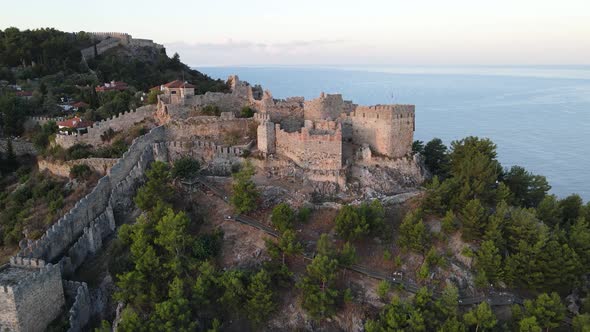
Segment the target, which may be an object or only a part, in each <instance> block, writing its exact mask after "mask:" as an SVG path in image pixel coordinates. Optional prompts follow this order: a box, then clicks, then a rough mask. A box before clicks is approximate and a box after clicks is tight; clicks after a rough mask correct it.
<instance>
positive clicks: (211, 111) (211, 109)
mask: <svg viewBox="0 0 590 332" xmlns="http://www.w3.org/2000/svg"><path fill="white" fill-rule="evenodd" d="M201 112H202V113H203V114H205V115H215V116H220V115H221V110H220V109H219V107H217V106H216V105H207V106H205V107H203V108H202V109H201Z"/></svg>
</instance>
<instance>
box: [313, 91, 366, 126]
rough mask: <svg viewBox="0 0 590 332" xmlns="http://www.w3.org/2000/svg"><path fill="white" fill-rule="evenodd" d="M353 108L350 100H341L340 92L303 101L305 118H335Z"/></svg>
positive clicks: (323, 94)
mask: <svg viewBox="0 0 590 332" xmlns="http://www.w3.org/2000/svg"><path fill="white" fill-rule="evenodd" d="M353 109H354V104H353V103H352V102H351V101H347V100H343V99H342V95H341V94H325V93H323V92H322V94H321V95H320V97H319V98H316V99H312V100H308V101H305V102H304V107H303V114H304V118H305V120H335V119H337V118H338V117H340V114H342V113H346V114H348V113H350V112H351V111H352V110H353Z"/></svg>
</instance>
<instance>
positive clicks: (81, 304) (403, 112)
mask: <svg viewBox="0 0 590 332" xmlns="http://www.w3.org/2000/svg"><path fill="white" fill-rule="evenodd" d="M171 83H174V82H171ZM228 85H229V87H230V92H229V93H220V92H207V93H205V94H203V95H195V94H194V87H192V86H191V85H190V84H186V83H184V82H181V83H180V84H178V83H174V84H168V88H162V92H163V94H161V95H159V96H158V97H159V98H158V103H157V106H156V107H154V106H144V107H142V108H140V109H138V110H137V111H133V112H130V113H126V114H123V115H120V116H117V117H113V118H112V119H108V120H106V121H104V122H101V123H98V124H95V125H94V126H93V128H91V129H90V130H89V133H88V134H85V135H80V136H78V137H76V138H68V137H65V138H61V141H57V144H64V145H66V146H67V145H69V144H74V143H76V142H81V141H84V140H85V138H84V136H86V137H88V138H89V141H92V140H95V139H96V138H97V137H99V136H100V135H101V134H102V133H104V132H105V131H107V130H109V129H114V130H122V129H123V128H125V127H128V126H131V125H133V124H134V123H137V122H141V121H143V120H144V119H145V118H147V117H153V118H154V119H155V120H156V121H157V122H158V124H159V125H158V126H157V127H155V128H153V129H152V130H151V131H150V132H148V133H147V134H145V135H143V136H140V137H138V138H136V139H135V140H134V141H133V143H132V144H131V146H130V147H129V149H128V151H127V152H125V153H124V154H123V156H122V157H121V158H119V159H118V161H117V162H116V163H115V164H114V165H113V166H112V167H111V168H110V169H109V170H108V172H107V173H106V175H104V176H103V177H102V178H101V179H100V180H99V181H98V183H97V185H96V187H95V188H94V189H93V190H92V192H90V193H89V194H88V195H86V196H85V197H84V198H82V199H81V200H80V201H79V202H77V203H76V205H75V206H74V208H72V209H71V210H70V211H68V212H67V213H66V214H65V215H64V216H63V217H61V218H60V219H59V220H58V221H57V222H56V223H55V224H54V225H53V226H51V228H49V229H48V230H47V232H46V233H45V234H44V235H43V236H42V237H41V238H39V239H37V240H35V241H32V240H23V241H21V248H22V249H21V250H20V252H19V253H18V254H17V255H16V256H15V257H13V258H12V259H11V261H10V263H9V264H7V265H5V266H3V267H1V268H0V331H43V330H44V329H45V328H46V327H47V326H48V324H49V323H50V322H52V321H53V320H54V319H55V318H56V317H58V316H59V315H60V314H61V313H62V312H64V311H65V312H66V313H67V317H68V320H69V331H80V330H82V329H83V328H84V326H86V325H87V324H88V322H89V320H90V318H91V317H93V316H96V315H100V313H101V312H102V310H103V309H104V308H103V307H101V304H100V303H102V302H101V301H95V300H94V298H95V297H96V296H95V295H93V294H94V292H95V290H92V289H89V287H88V285H87V284H85V283H83V282H74V281H70V280H69V279H70V278H71V277H72V276H73V274H74V273H75V271H76V270H77V269H78V268H79V267H80V266H81V265H82V264H83V263H84V262H85V260H86V259H87V258H88V257H91V256H92V255H94V254H96V253H98V252H99V251H100V250H101V248H102V247H103V241H106V239H107V237H109V236H111V235H112V234H113V233H114V232H115V230H116V227H117V225H118V224H120V223H121V221H122V220H123V218H124V217H125V216H127V215H129V213H130V211H132V210H133V208H134V205H133V201H132V197H133V196H134V195H135V192H136V190H137V188H139V186H141V184H142V183H143V182H144V181H145V172H146V170H147V169H148V168H149V165H150V164H151V163H152V162H153V161H155V160H161V161H166V162H174V161H175V160H177V159H179V158H181V157H184V156H191V157H193V158H196V159H198V160H199V161H201V164H202V165H203V167H204V168H205V169H206V170H207V171H209V172H211V173H213V174H218V173H225V174H229V172H230V171H231V169H233V166H235V165H237V164H240V163H242V162H243V161H244V160H245V159H246V158H248V160H250V161H251V162H252V163H253V164H254V165H255V166H256V167H257V168H258V169H259V171H262V172H266V173H268V174H269V177H271V178H272V177H273V176H275V175H276V176H279V177H282V176H291V177H292V178H297V179H298V180H300V181H303V182H304V183H306V184H309V186H302V187H309V188H312V190H314V191H315V190H317V191H318V192H320V193H321V192H322V188H324V189H325V188H329V189H330V192H332V193H333V192H334V191H342V192H346V191H350V190H353V189H355V188H356V189H359V188H361V189H362V188H369V189H370V190H372V191H380V192H384V193H392V192H395V191H396V190H399V188H400V187H404V186H406V187H413V186H415V185H417V184H418V183H420V182H421V181H422V179H423V172H422V168H421V167H420V166H419V163H418V162H417V160H416V159H415V157H413V156H411V145H412V140H413V132H414V106H413V105H376V106H359V105H356V104H354V103H352V102H351V101H346V100H344V99H343V98H342V96H341V95H338V94H324V93H322V94H321V95H320V96H319V98H316V99H313V100H309V101H306V100H304V98H302V97H292V98H288V99H284V100H279V99H274V98H272V95H271V94H270V92H268V91H262V89H261V88H260V87H259V86H254V87H252V86H250V85H249V84H248V83H246V82H241V81H240V80H239V79H238V77H236V76H231V77H230V78H229V80H228ZM210 105H212V106H215V107H217V108H218V109H219V110H220V111H221V115H219V116H214V115H209V116H204V115H202V112H201V111H202V110H203V108H205V107H207V106H210ZM244 107H249V108H251V109H253V110H255V113H254V116H253V117H251V118H242V117H240V115H241V110H242V108H244ZM46 120H47V119H40V120H39V121H46ZM371 181H372V182H371ZM355 185H356V187H355ZM392 188H393V189H392ZM355 195H356V194H355ZM102 305H104V303H103V304H102Z"/></svg>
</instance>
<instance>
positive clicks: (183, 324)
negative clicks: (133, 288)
mask: <svg viewBox="0 0 590 332" xmlns="http://www.w3.org/2000/svg"><path fill="white" fill-rule="evenodd" d="M154 313H155V315H154V316H155V317H154V318H152V319H153V320H155V324H157V326H158V330H161V331H166V332H175V331H180V332H185V331H186V332H188V331H195V330H196V329H197V326H198V324H197V322H196V321H194V320H193V319H192V316H193V315H192V312H191V306H190V303H189V301H188V299H187V298H186V297H185V295H184V283H183V281H182V280H181V279H179V278H178V277H176V278H174V280H173V281H172V283H171V284H170V289H169V291H168V299H167V300H166V301H164V302H160V303H156V304H155V306H154Z"/></svg>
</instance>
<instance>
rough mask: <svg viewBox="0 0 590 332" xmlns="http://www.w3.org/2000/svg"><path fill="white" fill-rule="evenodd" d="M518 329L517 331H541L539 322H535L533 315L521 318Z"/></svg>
mask: <svg viewBox="0 0 590 332" xmlns="http://www.w3.org/2000/svg"><path fill="white" fill-rule="evenodd" d="M518 331H519V332H541V327H540V326H539V323H537V318H536V317H535V316H531V317H527V318H524V319H522V320H521V321H520V322H519V323H518Z"/></svg>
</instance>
